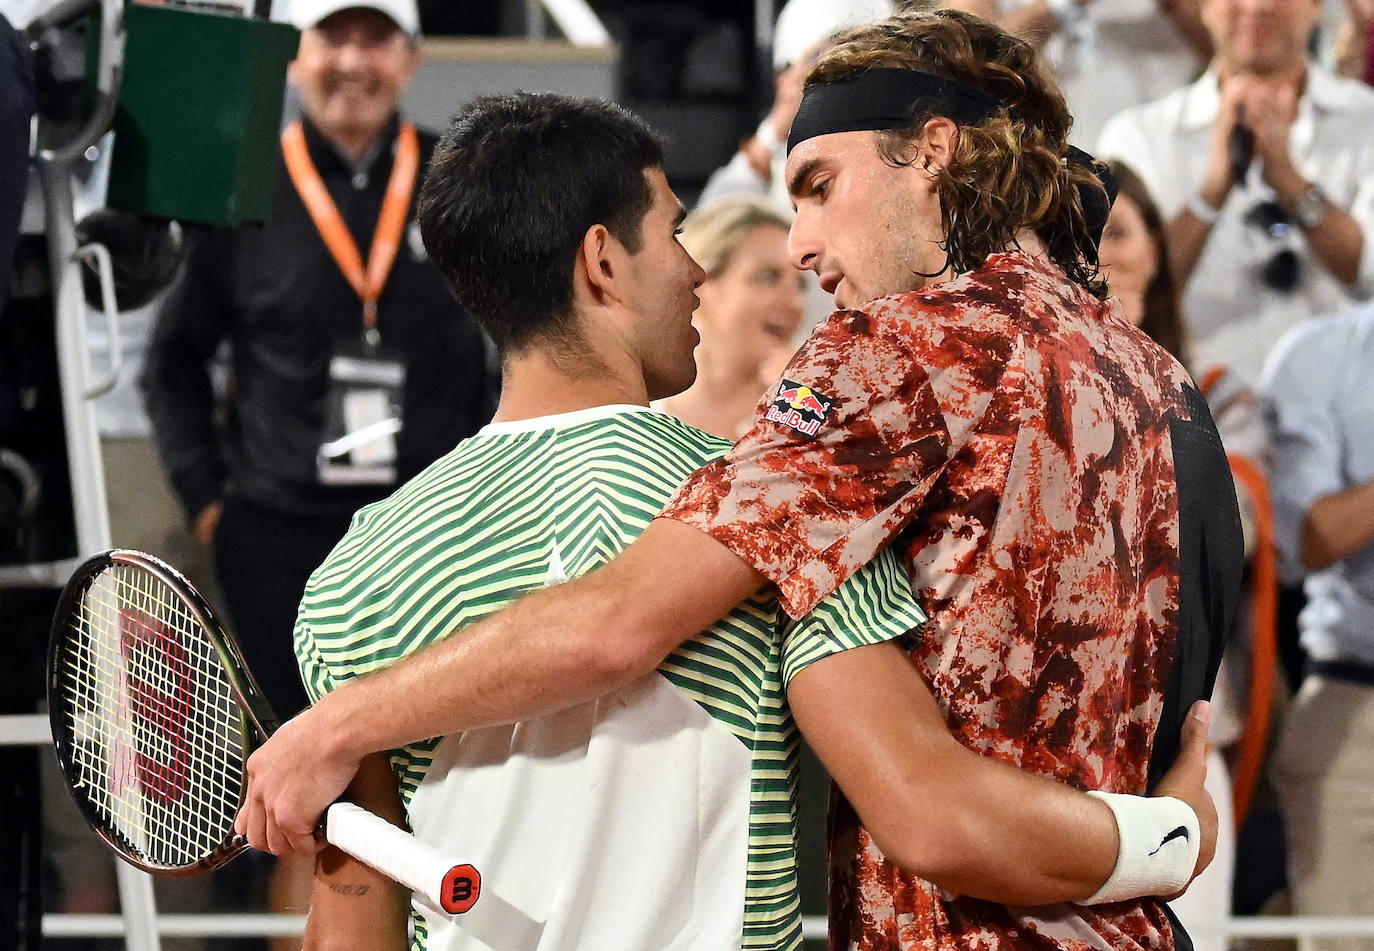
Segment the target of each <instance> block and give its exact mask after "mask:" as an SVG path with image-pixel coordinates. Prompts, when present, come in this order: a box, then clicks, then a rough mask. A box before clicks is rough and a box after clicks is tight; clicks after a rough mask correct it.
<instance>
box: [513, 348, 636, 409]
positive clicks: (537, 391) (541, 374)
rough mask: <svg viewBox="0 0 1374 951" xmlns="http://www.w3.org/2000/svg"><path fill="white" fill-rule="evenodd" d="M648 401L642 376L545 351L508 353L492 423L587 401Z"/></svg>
mask: <svg viewBox="0 0 1374 951" xmlns="http://www.w3.org/2000/svg"><path fill="white" fill-rule="evenodd" d="M622 404H625V405H635V406H648V405H649V397H648V393H647V392H646V390H645V386H644V378H643V375H642V374H641V373H640V372H639V371H638V368H636V369H635V370H634V372H626V371H625V370H624V368H618V367H612V366H607V365H606V364H604V363H602V362H601V361H599V360H586V359H576V358H570V357H567V356H560V355H556V354H553V353H549V352H545V351H527V352H524V353H521V354H520V355H518V356H514V357H508V358H507V359H506V361H505V364H504V366H503V367H502V371H501V401H500V403H499V404H497V407H496V415H495V416H494V417H492V422H496V423H509V422H514V421H516V420H521V419H535V418H537V417H540V416H554V415H557V414H559V413H571V412H575V411H576V410H580V409H589V408H591V407H593V406H609V405H622Z"/></svg>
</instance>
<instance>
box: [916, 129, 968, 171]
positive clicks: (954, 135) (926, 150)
mask: <svg viewBox="0 0 1374 951" xmlns="http://www.w3.org/2000/svg"><path fill="white" fill-rule="evenodd" d="M958 147H959V127H958V126H957V125H955V124H954V121H953V120H952V119H947V118H945V117H944V116H936V117H935V118H933V119H931V120H929V121H928V122H927V123H926V124H925V128H924V129H922V130H921V138H920V139H919V140H918V144H917V148H919V149H920V150H921V155H920V162H919V164H920V166H921V167H922V168H924V169H927V170H928V171H931V172H936V171H939V170H940V169H944V168H948V167H949V163H950V162H951V161H952V160H953V159H954V150H955V149H957V148H958Z"/></svg>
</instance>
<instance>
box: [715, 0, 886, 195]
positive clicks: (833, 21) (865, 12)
mask: <svg viewBox="0 0 1374 951" xmlns="http://www.w3.org/2000/svg"><path fill="white" fill-rule="evenodd" d="M897 7H898V3H896V2H894V0H788V2H787V3H786V4H785V5H784V6H783V8H782V11H781V12H780V13H779V14H778V19H777V23H776V24H775V25H774V27H773V70H774V80H773V87H774V88H773V105H772V108H771V109H769V112H768V115H766V116H764V119H763V121H762V122H761V123H759V127H758V131H756V132H755V133H754V134H753V135H752V136H750V137H749V138H747V139H745V140H744V141H743V142H742V143H740V147H739V151H738V152H736V153H735V155H734V157H733V158H732V159H731V160H730V162H729V163H728V164H726V165H723V166H721V167H720V168H719V169H717V170H716V172H715V174H713V175H712V176H711V178H710V180H709V181H708V182H707V183H706V187H705V188H704V189H703V190H702V192H701V198H700V200H699V202H698V203H699V204H700V205H703V206H705V205H709V204H711V203H713V202H715V201H716V200H717V199H719V198H723V197H725V196H726V195H738V194H745V195H764V196H767V197H769V198H770V199H771V200H772V201H773V202H774V204H776V205H777V206H778V209H779V210H780V211H786V212H787V213H788V214H789V215H790V214H791V208H792V203H791V200H790V199H789V198H788V197H787V188H786V185H785V183H784V182H783V180H782V166H783V162H784V161H785V159H786V155H785V154H784V151H783V144H784V143H785V142H786V141H787V130H788V129H790V128H791V127H792V118H793V116H795V115H796V114H797V106H798V105H799V104H800V103H801V94H802V80H804V79H805V78H806V73H807V71H808V70H809V69H810V68H811V64H812V62H813V61H814V60H815V56H816V53H817V52H818V51H819V50H820V48H821V47H822V45H823V44H824V43H825V41H826V40H827V39H829V38H830V37H832V36H834V35H835V34H836V33H839V32H840V31H841V30H846V29H849V28H850V27H853V26H859V25H861V24H864V23H874V22H877V21H878V20H882V19H884V18H886V17H889V16H891V15H892V14H893V13H894V12H896V9H897Z"/></svg>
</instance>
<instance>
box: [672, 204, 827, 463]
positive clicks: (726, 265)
mask: <svg viewBox="0 0 1374 951" xmlns="http://www.w3.org/2000/svg"><path fill="white" fill-rule="evenodd" d="M787 228H788V222H787V219H786V218H784V217H783V216H782V215H781V214H779V213H778V212H777V211H775V210H774V209H773V207H772V206H771V205H770V204H768V203H767V202H766V201H764V200H763V199H761V198H749V197H743V196H741V197H736V198H726V199H723V200H721V201H718V202H716V203H714V204H712V205H710V206H707V207H705V208H700V209H698V210H697V211H695V212H693V213H692V215H691V216H689V217H688V218H687V220H686V221H685V222H683V226H682V245H683V247H685V248H686V249H687V251H688V253H690V254H691V255H692V257H694V258H696V260H697V263H698V264H700V265H701V266H702V268H703V269H704V270H705V271H706V283H705V284H703V285H701V287H700V288H699V289H698V290H697V296H698V297H700V298H701V306H700V307H698V308H697V312H696V316H695V318H694V319H693V323H694V324H695V325H696V328H697V331H698V332H699V333H700V334H701V343H700V345H698V347H697V350H696V359H697V379H696V382H695V383H693V384H692V387H691V389H689V390H687V391H686V392H684V393H680V394H678V395H677V396H674V397H671V398H669V399H666V400H663V401H661V402H660V403H659V406H660V407H661V408H662V409H664V410H666V411H667V412H670V413H672V414H673V415H674V416H677V417H678V418H679V419H681V420H683V421H684V422H687V423H691V424H692V425H693V426H696V427H698V428H700V429H704V430H706V431H707V432H710V433H714V434H715V435H717V436H723V437H725V438H726V439H738V438H739V437H740V436H741V435H743V434H744V432H745V430H747V429H748V428H749V425H750V424H751V423H752V422H753V420H754V418H755V415H756V414H755V412H754V410H755V409H756V408H757V406H758V402H759V397H761V396H762V395H763V391H764V390H765V389H766V388H767V387H768V386H769V385H770V384H771V383H773V382H774V381H775V378H776V376H777V375H778V373H780V372H781V371H782V367H783V366H784V365H785V364H786V362H787V358H788V357H790V356H791V355H792V352H793V351H794V350H795V349H796V335H797V330H798V328H799V327H800V326H801V322H802V315H803V311H804V307H805V295H806V281H805V275H803V274H802V273H801V272H800V271H798V270H796V269H795V268H793V267H792V265H791V264H790V263H789V261H788V258H787Z"/></svg>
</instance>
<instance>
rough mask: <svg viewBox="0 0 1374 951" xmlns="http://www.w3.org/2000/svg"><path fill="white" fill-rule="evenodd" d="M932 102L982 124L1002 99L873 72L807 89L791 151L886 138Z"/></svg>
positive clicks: (952, 83)
mask: <svg viewBox="0 0 1374 951" xmlns="http://www.w3.org/2000/svg"><path fill="white" fill-rule="evenodd" d="M918 102H929V103H931V105H932V106H934V107H935V109H936V111H937V112H939V113H940V115H942V116H948V117H949V118H951V119H953V120H954V121H955V122H958V123H973V122H980V121H982V120H983V119H986V118H987V117H988V116H990V115H992V114H993V113H994V112H996V111H997V108H998V103H997V99H996V98H995V97H993V96H991V95H989V94H988V93H985V92H983V90H981V89H978V88H976V87H974V86H970V85H969V84H968V83H964V82H960V81H959V80H957V79H946V78H945V77H943V76H935V75H932V74H931V73H922V72H918V71H916V70H912V69H870V70H866V71H864V72H862V73H858V74H857V75H855V76H853V77H851V78H849V79H844V80H841V81H840V82H837V83H817V84H815V85H812V86H809V87H807V90H806V95H805V96H803V97H802V101H801V106H799V107H798V108H797V117H796V118H795V119H793V120H792V131H791V132H789V133H788V135H787V151H788V152H791V151H792V150H793V149H794V148H796V147H797V145H798V143H801V142H805V141H806V140H807V139H813V138H815V137H816V136H818V135H829V134H830V133H832V132H881V131H886V130H888V129H904V128H906V127H907V126H909V125H911V107H912V106H913V105H915V104H916V103H918Z"/></svg>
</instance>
